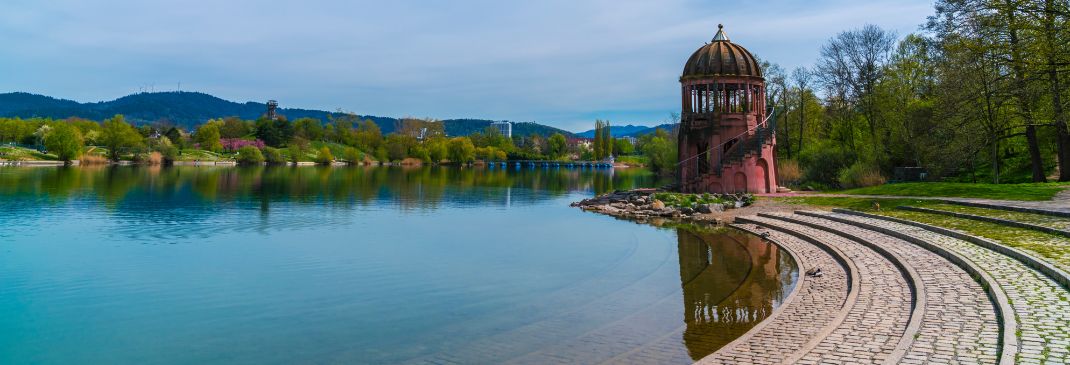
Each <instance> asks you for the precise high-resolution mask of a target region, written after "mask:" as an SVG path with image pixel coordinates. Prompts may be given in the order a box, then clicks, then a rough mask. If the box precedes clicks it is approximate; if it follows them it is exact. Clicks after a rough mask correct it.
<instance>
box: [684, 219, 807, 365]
mask: <svg viewBox="0 0 1070 365" xmlns="http://www.w3.org/2000/svg"><path fill="white" fill-rule="evenodd" d="M677 240H678V242H679V252H680V282H681V286H682V288H683V296H684V322H685V323H686V325H687V326H686V329H685V330H684V334H683V340H684V344H685V345H686V346H687V349H688V352H689V354H690V355H691V358H692V359H693V360H698V359H701V358H702V357H704V356H706V355H709V354H711V353H713V352H714V351H716V350H717V349H719V348H721V347H722V346H724V345H725V344H727V343H728V342H731V341H732V340H734V339H735V338H737V337H739V336H740V335H742V334H743V333H745V332H746V331H747V330H749V329H750V328H751V327H754V325H756V324H758V323H759V322H761V321H762V320H763V319H765V318H766V317H768V316H769V315H770V314H771V313H772V311H773V309H774V308H775V306H776V305H779V303H780V302H781V301H782V300H783V299H784V297H785V296H786V295H787V293H788V292H789V291H790V290H791V288H792V287H793V286H794V283H795V279H796V277H795V275H796V270H795V265H794V262H793V261H792V260H791V258H790V257H789V256H788V255H787V254H785V253H783V252H781V250H780V248H779V247H777V246H776V245H773V244H770V243H767V242H764V241H762V239H761V238H758V237H755V236H752V235H746V234H741V233H737V232H731V231H719V232H695V231H690V230H686V229H678V230H677Z"/></svg>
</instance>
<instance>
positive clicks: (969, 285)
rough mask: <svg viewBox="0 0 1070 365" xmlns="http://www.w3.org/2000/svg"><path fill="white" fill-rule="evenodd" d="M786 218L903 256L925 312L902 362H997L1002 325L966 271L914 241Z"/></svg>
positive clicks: (800, 217) (819, 221)
mask: <svg viewBox="0 0 1070 365" xmlns="http://www.w3.org/2000/svg"><path fill="white" fill-rule="evenodd" d="M775 215H776V216H782V217H785V218H787V219H793V220H798V221H802V222H807V223H811V224H816V225H819V226H821V227H826V228H828V229H831V230H834V231H837V232H844V233H847V234H850V235H853V236H855V237H858V238H861V239H863V240H866V241H868V242H871V243H873V244H876V245H878V246H880V247H882V248H884V249H885V250H887V251H889V252H892V253H894V254H896V255H897V256H898V257H900V258H902V259H903V260H904V261H905V262H904V263H905V264H906V265H908V266H910V267H912V268H914V270H915V271H916V272H917V273H918V276H919V277H920V279H921V281H922V285H920V286H919V288H918V290H919V291H922V292H924V294H925V305H924V308H925V314H924V315H923V316H922V322H921V327H920V328H919V331H918V335H917V336H916V337H915V338H914V342H913V343H912V344H911V346H910V348H909V349H908V350H907V353H906V354H905V356H904V358H903V359H902V361H901V363H903V364H921V363H952V364H958V363H965V364H974V363H987V364H994V363H996V362H997V356H998V351H999V349H998V346H997V344H998V342H999V336H1000V331H999V321H998V319H997V317H996V309H995V307H994V306H993V305H992V302H991V301H989V299H988V296H987V295H986V293H985V291H984V289H983V288H982V287H981V285H980V284H978V283H977V281H975V280H974V279H973V278H972V277H970V275H969V274H968V273H967V272H966V271H965V270H963V269H961V268H959V267H958V266H955V265H953V264H951V262H949V261H947V260H946V259H944V258H943V257H941V256H940V255H937V254H936V253H933V252H932V251H929V250H926V249H924V248H922V247H920V246H917V245H915V244H913V243H910V242H907V241H904V240H901V239H898V238H895V237H891V236H888V235H885V234H882V233H879V232H875V231H871V230H868V229H865V228H861V227H858V226H853V225H849V224H844V223H839V222H835V221H830V220H827V219H821V218H815V217H810V216H804V215H798V214H783V213H778V214H775Z"/></svg>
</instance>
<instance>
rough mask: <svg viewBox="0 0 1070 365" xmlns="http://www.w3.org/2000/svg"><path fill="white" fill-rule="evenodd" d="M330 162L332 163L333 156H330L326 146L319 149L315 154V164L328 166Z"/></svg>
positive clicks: (329, 150)
mask: <svg viewBox="0 0 1070 365" xmlns="http://www.w3.org/2000/svg"><path fill="white" fill-rule="evenodd" d="M332 162H334V155H332V154H331V149H330V148H327V146H323V147H320V150H319V152H318V153H316V164H317V165H330V164H331V163H332Z"/></svg>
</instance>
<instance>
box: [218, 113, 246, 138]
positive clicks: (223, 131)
mask: <svg viewBox="0 0 1070 365" xmlns="http://www.w3.org/2000/svg"><path fill="white" fill-rule="evenodd" d="M251 132H252V126H251V125H250V123H249V122H246V121H244V120H241V118H238V117H227V118H224V119H223V123H222V125H220V126H219V136H220V137H222V138H242V137H245V136H247V135H249V134H250V133H251Z"/></svg>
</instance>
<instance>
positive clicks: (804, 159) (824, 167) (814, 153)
mask: <svg viewBox="0 0 1070 365" xmlns="http://www.w3.org/2000/svg"><path fill="white" fill-rule="evenodd" d="M854 160H855V156H854V153H852V152H850V151H847V150H846V149H844V148H842V147H840V146H835V145H832V144H831V143H821V144H813V145H810V146H808V147H806V149H804V150H803V151H802V153H801V154H799V164H800V165H801V167H802V170H803V172H802V178H803V180H804V181H806V182H816V183H820V184H825V185H833V186H834V185H838V184H839V178H840V171H842V170H843V169H844V168H847V167H848V166H849V165H850V164H851V162H852V161H854Z"/></svg>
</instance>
